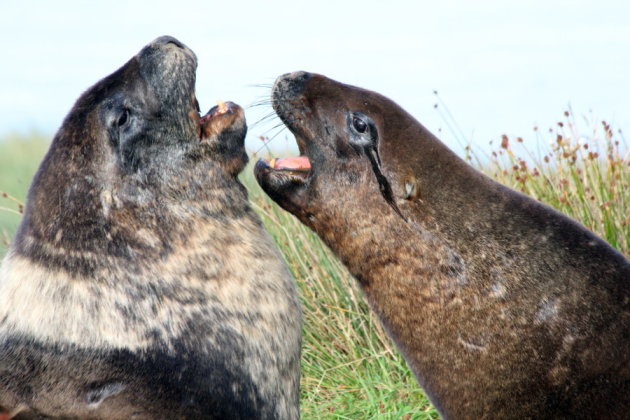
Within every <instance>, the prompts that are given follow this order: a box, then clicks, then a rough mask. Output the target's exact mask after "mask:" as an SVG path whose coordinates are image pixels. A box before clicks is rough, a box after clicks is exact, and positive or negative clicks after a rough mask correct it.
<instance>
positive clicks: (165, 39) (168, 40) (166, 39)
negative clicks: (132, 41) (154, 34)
mask: <svg viewBox="0 0 630 420" xmlns="http://www.w3.org/2000/svg"><path fill="white" fill-rule="evenodd" d="M168 44H173V45H175V46H177V47H179V48H181V49H184V50H186V49H188V47H187V46H186V45H184V44H183V43H182V42H180V41H179V40H178V39H176V38H174V37H172V36H169V35H164V36H161V37H159V38H156V39H155V40H153V42H151V45H153V46H160V45H168Z"/></svg>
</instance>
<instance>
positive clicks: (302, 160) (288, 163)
mask: <svg viewBox="0 0 630 420" xmlns="http://www.w3.org/2000/svg"><path fill="white" fill-rule="evenodd" d="M273 167H274V168H275V169H311V162H310V161H309V160H308V158H307V157H306V156H298V157H285V158H280V159H276V161H275V165H274V166H273Z"/></svg>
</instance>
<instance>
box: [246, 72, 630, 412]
mask: <svg viewBox="0 0 630 420" xmlns="http://www.w3.org/2000/svg"><path fill="white" fill-rule="evenodd" d="M273 100H274V108H275V109H276V111H277V112H278V115H279V116H280V117H281V119H283V121H285V123H286V124H287V126H288V127H289V128H290V129H291V130H292V131H293V132H294V133H295V134H296V137H297V139H298V144H299V146H300V150H301V152H302V153H303V154H305V155H306V156H308V157H309V159H310V160H311V164H312V170H311V174H310V176H309V177H308V178H307V179H306V180H301V178H297V177H291V176H290V175H289V174H287V173H273V171H271V170H270V169H269V168H268V167H266V165H264V164H259V165H257V169H256V173H257V178H258V180H259V182H260V184H261V186H262V187H263V189H264V190H265V191H266V192H267V193H268V194H269V195H270V196H271V197H272V198H273V199H274V200H275V201H276V202H278V203H279V204H280V205H281V206H282V207H284V208H285V209H287V210H288V211H290V212H291V213H293V214H294V215H296V216H297V217H298V218H299V219H300V220H301V221H302V222H303V223H304V224H306V225H307V226H309V227H310V228H311V229H313V230H314V231H315V232H316V233H317V234H318V235H319V236H320V237H321V238H322V239H323V240H324V242H326V244H328V245H329V246H330V247H331V249H332V250H333V251H334V252H335V253H336V254H337V255H338V256H339V258H340V259H341V260H342V261H343V262H344V263H345V264H346V265H347V267H348V268H349V269H350V271H351V272H352V273H353V274H354V276H355V277H356V278H357V280H358V281H359V284H360V285H361V287H362V289H363V290H364V291H365V294H366V297H367V299H368V302H369V303H370V306H371V308H372V309H373V310H374V311H375V312H376V314H377V315H378V316H379V318H380V319H381V321H382V322H383V324H384V325H385V327H386V328H387V330H388V332H389V334H390V336H391V337H392V338H393V340H394V342H395V343H396V344H397V346H398V348H399V349H400V351H401V352H402V354H403V355H404V357H405V359H406V360H407V362H408V363H409V365H410V367H411V368H412V370H413V371H414V373H415V374H416V377H417V378H418V381H419V382H420V384H421V385H422V387H423V388H424V389H425V391H426V392H427V394H428V396H429V398H430V399H431V401H432V403H433V404H434V405H435V406H436V408H437V409H438V410H439V411H440V413H441V415H442V416H443V417H444V418H452V419H460V418H497V419H498V418H501V419H504V418H505V419H507V418H519V419H520V418H565V419H574V418H609V419H619V418H627V417H628V413H630V352H629V351H628V349H630V262H629V261H628V260H627V259H626V258H624V257H623V256H622V255H621V254H620V253H619V252H617V251H616V250H614V249H613V248H612V247H610V246H609V245H608V244H607V243H605V242H604V241H603V240H601V239H600V238H598V237H597V236H595V235H594V234H592V233H591V232H590V231H588V230H587V229H586V228H584V227H583V226H581V225H579V224H578V223H577V222H575V221H573V220H571V219H569V218H568V217H566V216H564V215H562V214H560V213H559V212H557V211H555V210H553V209H551V208H550V207H548V206H546V205H544V204H541V203H539V202H537V201H535V200H533V199H531V198H529V197H526V196H524V195H522V194H520V193H517V192H515V191H513V190H511V189H509V188H506V187H504V186H502V185H500V184H498V183H496V182H494V181H493V180H491V179H489V178H488V177H486V176H484V175H483V174H481V173H479V172H478V171H476V170H475V169H473V168H472V167H470V166H469V165H467V164H466V163H465V162H464V161H462V160H461V159H459V158H458V157H457V156H456V155H455V154H454V153H452V152H451V151H450V150H448V148H446V147H445V146H444V145H443V144H442V143H441V142H440V141H439V140H438V139H437V138H435V137H434V136H433V135H432V134H430V133H429V132H428V131H427V130H426V129H425V128H424V127H422V125H420V124H419V123H418V122H417V121H416V120H415V119H413V117H411V116H410V115H409V114H407V113H406V112H405V111H404V110H402V109H400V107H398V106H397V105H396V104H395V103H393V102H392V101H390V100H388V99H387V98H384V97H382V96H381V95H378V94H377V93H374V92H370V91H366V90H363V89H360V88H355V87H352V86H348V85H343V84H341V83H338V82H335V81H332V80H330V79H327V78H325V77H323V76H320V75H313V74H308V73H294V74H290V75H285V76H282V77H280V78H279V79H278V81H277V82H276V85H275V87H274V90H273ZM352 111H360V112H362V113H364V114H366V115H369V116H370V117H371V118H372V119H373V120H374V121H375V123H376V126H377V127H378V131H379V136H380V139H379V141H380V149H379V152H380V156H381V158H382V171H383V174H384V175H385V176H386V177H387V179H388V180H389V181H390V183H391V185H392V190H393V194H394V196H395V197H396V200H397V201H396V203H397V205H398V208H399V209H400V211H401V213H402V215H403V216H404V218H401V217H399V216H398V215H397V214H396V212H395V211H394V210H393V209H392V206H390V205H388V203H387V202H386V200H385V199H384V198H383V196H382V195H381V193H380V191H379V185H378V180H377V178H376V177H375V175H374V173H373V170H372V167H371V166H372V165H371V164H370V162H369V160H368V159H366V158H365V156H364V155H362V154H361V153H356V152H353V151H352V149H351V148H350V147H349V146H348V145H347V143H348V127H347V124H346V117H345V116H346V114H347V113H348V112H352Z"/></svg>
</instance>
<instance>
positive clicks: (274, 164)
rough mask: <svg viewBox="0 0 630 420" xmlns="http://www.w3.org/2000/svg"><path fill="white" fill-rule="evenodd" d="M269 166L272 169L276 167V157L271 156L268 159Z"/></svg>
mask: <svg viewBox="0 0 630 420" xmlns="http://www.w3.org/2000/svg"><path fill="white" fill-rule="evenodd" d="M269 167H270V168H271V169H274V168H275V167H276V158H273V159H271V160H270V161H269Z"/></svg>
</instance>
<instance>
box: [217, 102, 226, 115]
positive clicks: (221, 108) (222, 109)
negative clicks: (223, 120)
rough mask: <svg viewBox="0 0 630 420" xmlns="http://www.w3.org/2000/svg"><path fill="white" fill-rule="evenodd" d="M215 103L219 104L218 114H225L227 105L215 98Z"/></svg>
mask: <svg viewBox="0 0 630 420" xmlns="http://www.w3.org/2000/svg"><path fill="white" fill-rule="evenodd" d="M217 105H219V114H225V113H226V112H227V110H228V107H227V105H226V104H225V102H223V101H222V100H220V99H218V100H217Z"/></svg>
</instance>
